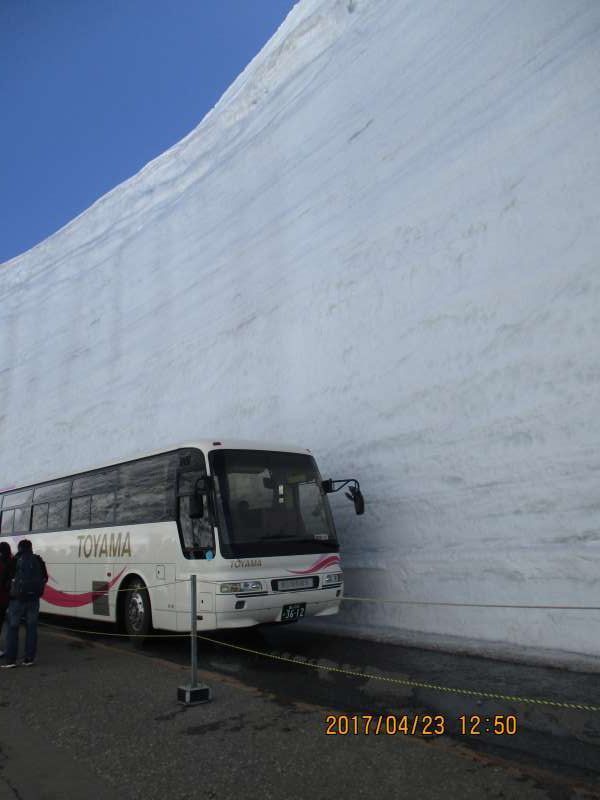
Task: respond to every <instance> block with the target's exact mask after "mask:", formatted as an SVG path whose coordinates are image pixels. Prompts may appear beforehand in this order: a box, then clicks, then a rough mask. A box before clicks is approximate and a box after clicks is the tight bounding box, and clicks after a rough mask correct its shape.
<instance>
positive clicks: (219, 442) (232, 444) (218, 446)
mask: <svg viewBox="0 0 600 800" xmlns="http://www.w3.org/2000/svg"><path fill="white" fill-rule="evenodd" d="M188 447H195V448H198V449H199V450H202V451H203V452H204V453H206V454H207V455H208V453H209V452H210V451H211V450H274V451H276V452H280V453H303V454H304V453H309V454H310V450H309V449H308V448H306V447H296V446H295V445H289V444H282V443H280V442H258V441H253V440H250V439H218V438H215V439H197V440H196V441H192V442H189V441H188V442H182V443H179V444H173V445H169V446H166V447H162V448H160V450H150V451H147V452H142V453H140V452H138V453H132V454H128V455H126V456H122V457H121V458H117V459H114V460H111V461H106V462H104V463H103V464H96V465H92V466H86V467H80V468H78V469H72V470H70V471H68V472H62V473H60V474H58V475H50V476H49V477H44V478H38V479H36V480H29V481H27V482H24V481H21V482H20V483H19V484H18V485H16V486H7V487H6V488H2V489H0V492H1V493H4V492H15V491H18V490H19V489H26V488H27V487H28V486H33V485H35V484H38V483H48V482H50V481H56V480H60V479H61V478H66V477H68V476H69V475H80V474H82V473H84V472H94V470H98V469H104V468H105V467H115V466H117V465H118V464H124V463H126V462H128V461H137V460H138V459H141V458H149V457H150V456H158V455H160V454H161V453H170V452H172V451H173V450H181V449H183V448H188Z"/></svg>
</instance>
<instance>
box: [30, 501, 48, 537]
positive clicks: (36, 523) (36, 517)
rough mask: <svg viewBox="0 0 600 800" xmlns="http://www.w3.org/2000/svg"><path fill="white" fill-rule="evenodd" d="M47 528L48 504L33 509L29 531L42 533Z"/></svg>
mask: <svg viewBox="0 0 600 800" xmlns="http://www.w3.org/2000/svg"><path fill="white" fill-rule="evenodd" d="M47 527H48V503H42V504H41V505H38V506H34V507H33V513H32V515H31V530H32V531H43V530H45V529H46V528H47Z"/></svg>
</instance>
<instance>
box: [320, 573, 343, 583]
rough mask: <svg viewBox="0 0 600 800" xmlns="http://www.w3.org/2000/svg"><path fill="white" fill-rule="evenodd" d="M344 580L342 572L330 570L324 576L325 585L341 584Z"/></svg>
mask: <svg viewBox="0 0 600 800" xmlns="http://www.w3.org/2000/svg"><path fill="white" fill-rule="evenodd" d="M343 580H344V574H343V573H342V572H328V573H327V575H325V577H324V578H323V586H339V585H340V583H342V582H343Z"/></svg>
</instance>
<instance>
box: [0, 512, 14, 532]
mask: <svg viewBox="0 0 600 800" xmlns="http://www.w3.org/2000/svg"><path fill="white" fill-rule="evenodd" d="M14 519H15V510H14V508H11V509H10V510H9V511H3V512H2V523H1V524H0V533H1V534H2V535H3V536H7V535H8V534H9V533H12V530H13V522H14Z"/></svg>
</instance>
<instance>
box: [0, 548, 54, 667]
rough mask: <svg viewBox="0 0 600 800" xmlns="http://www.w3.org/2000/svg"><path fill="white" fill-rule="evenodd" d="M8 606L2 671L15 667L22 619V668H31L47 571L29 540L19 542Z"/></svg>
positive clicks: (11, 570)
mask: <svg viewBox="0 0 600 800" xmlns="http://www.w3.org/2000/svg"><path fill="white" fill-rule="evenodd" d="M9 578H10V579H11V585H10V605H9V607H8V634H7V636H6V664H2V668H3V669H10V668H12V667H16V666H17V652H18V649H19V623H20V622H21V619H22V618H23V617H24V618H25V625H26V628H27V633H26V636H25V658H24V659H23V666H25V667H30V666H31V665H32V664H33V663H34V661H35V655H36V651H37V624H38V615H39V613H40V597H41V596H42V594H43V593H44V588H45V586H46V581H47V580H48V572H47V570H46V565H45V564H44V560H43V559H42V558H41V557H40V556H38V555H35V553H34V552H33V548H32V546H31V542H30V541H29V539H21V541H20V542H19V547H18V551H17V555H16V557H15V559H14V560H13V562H12V564H11V569H10V573H9Z"/></svg>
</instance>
